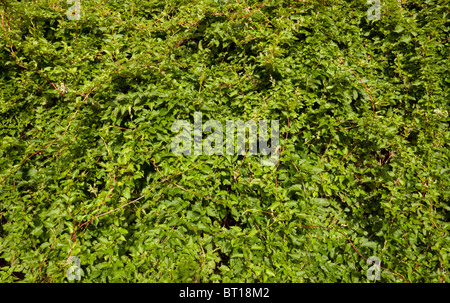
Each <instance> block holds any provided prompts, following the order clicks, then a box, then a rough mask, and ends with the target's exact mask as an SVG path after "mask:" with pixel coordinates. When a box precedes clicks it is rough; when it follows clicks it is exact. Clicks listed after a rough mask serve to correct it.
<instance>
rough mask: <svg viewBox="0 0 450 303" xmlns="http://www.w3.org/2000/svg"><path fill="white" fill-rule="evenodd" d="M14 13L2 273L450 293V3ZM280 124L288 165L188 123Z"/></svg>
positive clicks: (1, 152) (163, 4)
mask: <svg viewBox="0 0 450 303" xmlns="http://www.w3.org/2000/svg"><path fill="white" fill-rule="evenodd" d="M381 4H382V5H381V14H380V15H381V20H368V18H367V16H366V12H367V10H368V8H369V5H368V4H367V3H366V0H355V1H344V0H333V1H322V0H305V1H294V0H291V1H289V0H278V1H276V0H266V1H262V2H259V1H253V0H249V1H241V0H238V1H234V0H233V1H231V0H230V1H225V0H222V1H214V0H205V1H186V0H184V1H175V0H166V1H160V0H140V1H133V0H120V1H119V0H116V1H113V0H109V1H91V0H83V1H82V2H81V19H80V20H78V21H77V20H68V18H67V16H66V11H67V10H68V8H69V5H67V4H66V3H65V1H56V0H46V1H38V0H35V1H22V2H18V1H12V0H10V1H4V2H2V11H1V13H2V21H1V22H2V26H1V28H0V31H1V35H0V43H1V51H0V62H1V72H0V85H1V90H0V93H1V95H0V102H1V103H0V104H1V107H0V118H1V119H0V124H1V127H0V135H1V138H2V139H1V148H0V156H1V157H0V190H1V192H0V224H1V225H0V266H1V268H0V280H1V281H8V282H13V281H25V282H63V281H68V278H67V277H66V271H67V269H68V268H69V266H70V264H69V262H68V260H69V258H70V256H77V257H78V258H79V259H80V262H81V268H82V276H81V280H80V282H91V281H94V282H126V281H133V282H370V281H369V280H368V279H367V275H366V274H367V271H368V269H369V267H370V265H368V264H367V261H366V259H368V258H369V257H370V256H376V257H378V258H379V259H380V260H381V266H382V267H383V269H382V273H381V282H404V281H408V282H441V281H444V282H448V281H449V277H448V273H447V272H448V271H449V270H450V269H449V265H448V254H449V245H448V243H450V242H449V241H450V237H449V235H448V229H449V223H448V221H449V218H450V215H449V210H450V205H449V201H450V197H449V196H450V195H449V185H450V178H449V156H450V154H449V153H450V152H449V142H450V140H449V139H450V132H449V116H448V112H449V110H450V108H449V100H450V96H449V82H450V80H449V75H450V72H449V58H450V51H449V47H448V46H449V39H448V37H449V36H450V33H449V16H448V14H449V3H448V1H438V0H425V1H423V0H420V1H419V0H408V1H396V0H395V1H393V0H389V1H387V0H386V1H385V0H382V1H381ZM194 112H201V113H202V115H203V121H206V120H208V119H216V120H218V121H221V122H223V124H224V122H225V121H226V120H238V119H241V120H254V121H257V120H263V119H264V120H279V123H280V124H279V125H280V159H279V161H278V164H277V165H276V166H261V164H260V160H261V158H262V157H264V156H262V155H252V156H239V155H223V156H218V155H212V156H208V155H201V156H194V155H192V156H189V155H175V154H174V153H173V152H172V151H171V149H170V143H171V141H172V139H173V138H174V136H175V134H174V133H173V132H172V131H171V125H172V123H173V122H174V121H175V120H177V119H184V120H187V121H190V122H191V123H193V119H194Z"/></svg>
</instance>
